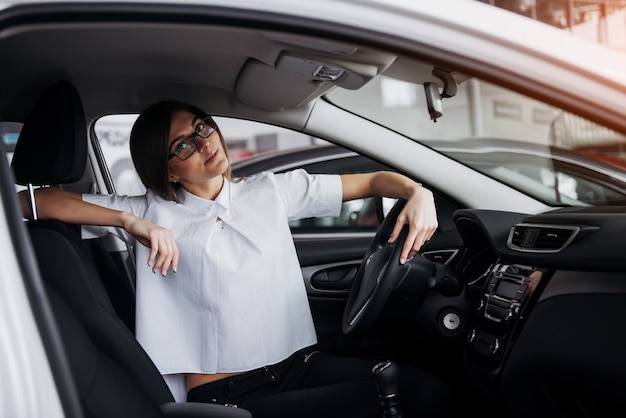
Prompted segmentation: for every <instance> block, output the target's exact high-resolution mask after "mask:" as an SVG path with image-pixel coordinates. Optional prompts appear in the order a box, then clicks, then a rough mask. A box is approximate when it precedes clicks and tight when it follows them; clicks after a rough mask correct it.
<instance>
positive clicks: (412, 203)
mask: <svg viewBox="0 0 626 418" xmlns="http://www.w3.org/2000/svg"><path fill="white" fill-rule="evenodd" d="M405 225H408V226H409V233H408V235H407V237H406V241H405V242H404V246H403V247H402V252H401V253H400V263H401V264H404V263H406V262H407V261H408V260H410V259H411V258H413V256H414V255H415V254H417V252H418V251H419V249H420V248H422V246H423V245H424V244H425V243H426V242H427V241H428V240H429V239H430V238H431V237H432V236H433V234H434V233H435V231H436V230H437V226H438V222H437V211H436V209H435V200H434V197H433V194H432V192H431V191H430V190H428V189H426V188H424V187H418V188H417V189H416V191H415V193H413V195H412V196H411V197H410V198H409V199H407V202H406V205H405V206H404V208H403V209H402V211H401V212H400V214H399V215H398V219H397V221H396V225H395V226H394V228H393V232H392V233H391V238H390V239H389V242H390V243H394V242H395V241H396V240H397V239H398V236H399V235H400V232H401V231H402V228H403V227H404V226H405Z"/></svg>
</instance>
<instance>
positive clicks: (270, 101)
mask: <svg viewBox="0 0 626 418" xmlns="http://www.w3.org/2000/svg"><path fill="white" fill-rule="evenodd" d="M377 72H378V67H377V66H375V65H368V64H360V63H348V62H336V61H333V62H332V63H331V62H326V61H323V60H319V59H314V58H313V59H312V58H305V57H298V56H292V55H282V56H281V57H280V58H279V59H278V61H277V62H276V65H275V66H270V65H267V64H264V63H261V62H259V61H255V60H250V61H248V63H246V65H245V66H244V68H243V70H242V72H241V74H240V75H239V78H238V80H237V84H236V86H235V93H236V95H237V98H238V99H239V100H240V101H241V102H243V103H245V104H247V105H250V106H254V107H257V108H261V109H266V110H276V111H277V110H282V109H286V108H294V107H298V106H300V105H302V104H303V103H305V102H307V101H309V100H312V99H314V98H316V97H319V96H321V95H322V94H324V93H326V92H327V91H329V90H331V89H332V88H334V87H337V86H339V87H343V88H347V89H357V88H359V87H361V86H363V85H364V84H365V83H366V82H367V81H369V80H370V79H371V78H372V77H374V76H375V75H376V74H377ZM286 86H289V87H288V88H287V87H286Z"/></svg>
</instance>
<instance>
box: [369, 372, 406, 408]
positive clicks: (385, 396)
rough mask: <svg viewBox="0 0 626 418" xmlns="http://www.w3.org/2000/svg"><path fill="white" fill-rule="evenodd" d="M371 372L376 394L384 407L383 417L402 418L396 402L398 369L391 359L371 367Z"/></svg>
mask: <svg viewBox="0 0 626 418" xmlns="http://www.w3.org/2000/svg"><path fill="white" fill-rule="evenodd" d="M372 374H373V375H374V380H375V381H376V387H377V388H378V396H379V397H380V399H381V403H382V404H383V406H384V407H385V412H384V413H383V418H402V412H401V411H400V408H399V403H398V388H399V383H398V378H399V376H400V370H399V369H398V366H397V365H396V364H395V363H393V362H391V361H383V362H382V363H378V364H377V365H375V366H374V368H372Z"/></svg>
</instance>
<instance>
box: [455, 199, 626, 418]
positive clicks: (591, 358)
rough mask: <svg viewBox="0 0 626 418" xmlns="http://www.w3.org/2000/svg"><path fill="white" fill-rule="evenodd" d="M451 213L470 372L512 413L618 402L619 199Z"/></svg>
mask: <svg viewBox="0 0 626 418" xmlns="http://www.w3.org/2000/svg"><path fill="white" fill-rule="evenodd" d="M454 219H455V223H456V225H457V228H458V231H459V233H460V235H461V237H462V240H463V242H464V245H465V247H466V251H467V254H466V256H465V260H466V261H465V262H464V267H463V271H462V275H463V276H464V279H465V280H466V282H467V283H469V285H470V287H474V289H478V290H476V292H475V293H476V297H475V299H476V300H475V303H476V306H475V307H474V312H473V313H472V314H471V315H470V316H469V318H468V322H469V323H468V326H467V331H468V335H467V341H466V344H465V350H464V351H465V354H464V361H465V364H466V366H467V367H466V368H467V370H468V372H469V374H470V376H471V378H472V379H473V380H474V381H475V382H476V383H477V384H478V385H480V386H481V387H483V388H485V389H486V390H490V391H493V392H494V393H496V394H497V395H499V396H500V397H501V398H502V399H503V401H504V404H505V405H508V407H509V408H510V409H512V410H514V411H515V414H518V415H519V416H530V415H528V414H531V415H532V416H540V415H542V414H545V415H546V416H552V415H558V414H564V415H567V416H569V415H576V416H603V415H604V414H605V413H608V412H609V409H607V408H609V407H611V408H617V410H622V411H626V409H625V406H626V405H625V402H624V400H623V396H622V394H623V393H626V366H625V365H624V363H626V362H624V361H623V353H625V352H626V332H624V330H626V208H625V207H608V208H604V207H588V208H564V209H558V210H554V211H551V212H547V213H543V214H538V215H526V214H522V213H507V212H498V211H481V210H465V209H463V210H458V211H456V212H455V213H454ZM512 405H514V407H512ZM558 416H561V415H558Z"/></svg>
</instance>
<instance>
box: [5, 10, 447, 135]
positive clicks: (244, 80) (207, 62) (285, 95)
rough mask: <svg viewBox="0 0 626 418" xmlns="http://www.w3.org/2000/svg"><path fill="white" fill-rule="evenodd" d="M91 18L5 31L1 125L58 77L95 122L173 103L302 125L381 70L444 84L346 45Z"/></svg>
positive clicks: (408, 65)
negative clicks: (317, 72)
mask: <svg viewBox="0 0 626 418" xmlns="http://www.w3.org/2000/svg"><path fill="white" fill-rule="evenodd" d="M94 16H96V15H91V17H90V19H86V20H81V19H80V18H77V17H76V16H73V17H72V19H71V21H70V22H62V19H60V18H59V16H56V17H55V16H54V15H51V18H49V19H51V20H56V21H46V18H45V15H44V17H42V16H38V17H37V19H34V20H33V21H29V20H28V19H27V18H24V17H23V18H22V20H20V21H19V24H17V25H12V26H6V25H3V26H4V28H3V29H0V56H2V57H3V62H4V63H5V65H3V66H2V69H1V70H0V80H2V83H3V94H2V97H1V98H0V100H1V102H0V112H1V114H0V115H1V117H2V119H3V120H5V121H22V120H23V119H24V117H25V115H26V114H27V112H28V111H29V109H30V107H31V106H32V104H34V102H35V100H36V99H37V97H38V96H39V94H40V93H41V91H43V90H44V89H45V88H46V87H47V86H48V85H49V84H51V83H52V82H54V81H56V80H58V79H66V80H69V81H70V82H72V83H73V84H74V85H75V86H76V87H77V89H78V91H79V92H80V94H81V96H82V98H83V101H84V107H85V113H86V114H87V115H88V116H89V117H90V118H93V119H96V118H98V117H100V116H102V115H105V114H110V113H138V112H140V111H141V110H142V109H143V108H145V107H146V106H148V105H149V104H151V103H153V102H155V101H157V100H160V99H178V100H183V101H188V102H192V103H194V104H197V105H199V106H201V107H203V108H205V109H208V110H209V111H210V112H212V113H213V114H215V115H223V116H229V115H237V116H240V117H249V118H251V119H255V118H259V119H262V118H263V115H265V119H266V120H268V115H270V116H269V117H270V119H271V115H272V114H275V113H276V112H277V111H281V110H284V111H285V112H283V113H286V114H290V115H292V116H291V117H292V119H293V120H294V121H295V122H294V124H295V125H298V124H302V123H304V121H305V120H306V117H307V112H308V111H307V108H308V106H309V105H310V103H311V101H312V100H314V99H315V98H317V97H319V96H321V95H322V94H324V93H325V92H327V91H329V90H331V89H333V88H337V87H343V88H348V89H354V88H358V87H360V86H361V85H363V84H365V83H367V82H368V81H369V80H370V79H371V78H372V77H374V76H376V75H377V74H380V73H382V72H386V73H389V74H393V76H394V77H398V78H402V79H407V80H408V79H411V80H413V81H416V80H417V81H421V82H423V81H433V82H436V83H438V84H441V83H440V81H439V80H438V79H437V78H435V77H433V76H432V74H431V73H432V70H433V66H432V65H430V64H426V63H422V64H418V63H416V62H414V61H412V60H409V59H407V58H401V59H399V58H398V57H397V55H395V54H393V53H390V52H384V51H382V50H374V49H371V48H365V47H362V46H358V45H356V44H353V43H348V42H339V41H330V40H321V39H319V38H314V37H310V36H305V35H301V34H300V35H297V34H289V35H286V34H281V33H279V32H277V31H272V30H268V29H266V28H260V29H242V28H240V27H237V26H236V25H232V24H229V25H218V24H198V23H193V22H192V23H190V22H180V21H161V22H160V23H155V22H145V21H143V22H142V21H141V19H139V18H135V19H132V20H133V21H132V22H129V21H126V22H124V21H123V19H127V20H131V19H129V18H128V17H126V18H123V19H122V18H121V17H120V16H121V15H120V16H116V18H115V19H113V20H112V19H110V18H109V19H107V18H106V17H105V18H100V19H101V20H95V19H94ZM26 17H28V16H26ZM0 18H1V16H0ZM117 18H120V19H122V21H117V20H116V19H117ZM144 20H147V19H146V18H144ZM231 23H232V22H231ZM7 63H9V64H7ZM318 64H320V65H321V64H331V65H335V66H340V67H341V68H343V69H344V70H346V73H345V74H344V75H343V76H342V77H340V78H339V79H338V80H337V81H316V80H313V79H312V77H311V73H310V69H311V68H315V67H316V66H318Z"/></svg>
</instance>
